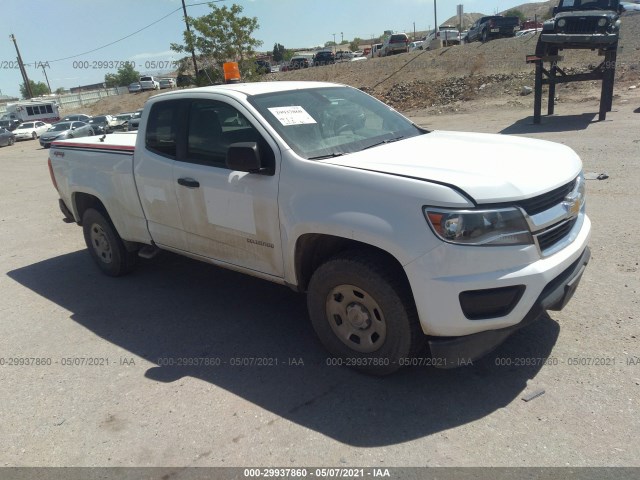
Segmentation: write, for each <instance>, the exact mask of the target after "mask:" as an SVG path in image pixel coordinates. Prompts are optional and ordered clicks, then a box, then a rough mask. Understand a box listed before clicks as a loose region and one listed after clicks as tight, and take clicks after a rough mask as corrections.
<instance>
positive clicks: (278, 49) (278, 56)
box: [273, 43, 287, 62]
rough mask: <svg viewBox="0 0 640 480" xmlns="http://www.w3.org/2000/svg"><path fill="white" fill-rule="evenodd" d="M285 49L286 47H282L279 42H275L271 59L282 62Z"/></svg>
mask: <svg viewBox="0 0 640 480" xmlns="http://www.w3.org/2000/svg"><path fill="white" fill-rule="evenodd" d="M286 51H287V49H286V48H284V45H280V44H279V43H276V44H275V45H274V46H273V61H274V62H282V61H283V60H284V55H285V53H286Z"/></svg>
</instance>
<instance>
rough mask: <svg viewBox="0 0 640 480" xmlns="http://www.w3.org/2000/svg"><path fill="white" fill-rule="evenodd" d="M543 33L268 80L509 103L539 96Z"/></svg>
mask: <svg viewBox="0 0 640 480" xmlns="http://www.w3.org/2000/svg"><path fill="white" fill-rule="evenodd" d="M536 42H537V37H536V36H527V37H519V38H505V39H500V40H493V41H491V42H487V43H484V44H483V43H479V42H476V43H471V44H467V45H458V46H453V47H448V48H443V49H441V50H437V51H418V52H414V53H406V54H402V55H396V56H393V57H385V58H374V59H370V60H363V61H358V62H345V63H338V64H336V65H328V66H323V67H313V68H307V69H304V70H298V71H292V72H279V73H273V74H269V75H266V76H265V77H263V79H264V80H266V81H282V80H318V81H328V82H337V83H343V84H347V85H352V86H354V87H357V88H361V89H362V90H364V91H366V92H368V93H371V94H372V95H374V96H376V97H378V98H380V99H381V100H383V101H386V102H387V103H389V104H391V105H393V106H394V107H396V108H398V109H400V110H404V111H406V110H410V109H414V108H433V109H436V111H437V110H438V109H439V108H441V107H442V106H452V107H451V108H453V110H456V111H457V110H458V109H464V108H466V105H467V103H465V102H469V101H472V100H482V101H489V102H494V103H495V102H496V101H500V102H503V103H505V102H506V103H508V102H514V103H520V104H521V103H523V102H524V103H527V104H529V103H530V102H532V97H533V96H532V95H530V96H528V97H522V96H520V93H521V90H522V88H523V87H524V86H529V87H531V86H533V83H534V79H533V66H532V65H528V64H526V63H525V56H526V55H528V54H531V53H534V51H535V46H536ZM562 55H563V56H564V60H563V61H562V62H561V63H560V67H561V68H563V69H564V70H565V71H566V72H567V73H576V72H588V71H590V70H592V69H593V68H595V66H597V65H598V64H599V63H600V62H601V61H602V57H599V56H598V55H597V52H592V51H589V50H586V51H584V50H569V51H564V52H563V53H562ZM639 57H640V12H628V13H625V14H624V15H623V16H622V40H621V49H620V51H619V55H618V68H617V71H616V92H622V91H624V90H626V89H628V88H629V87H631V86H636V85H638V84H639V83H640V63H639V61H638V58H639ZM150 95H152V93H144V94H128V95H123V96H121V97H108V98H106V99H103V100H101V101H100V102H98V103H96V104H95V105H93V106H92V107H90V108H88V109H86V110H87V113H91V114H98V113H118V112H123V111H131V110H135V109H136V108H140V107H141V106H142V105H143V103H144V101H145V100H146V98H148V97H149V96H150ZM558 95H559V96H560V97H561V98H562V99H565V98H569V97H573V98H575V101H583V100H584V99H593V98H597V97H598V96H599V84H598V83H597V82H582V83H574V84H568V85H562V86H561V87H559V89H558Z"/></svg>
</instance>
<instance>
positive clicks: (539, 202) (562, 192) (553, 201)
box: [516, 180, 576, 215]
mask: <svg viewBox="0 0 640 480" xmlns="http://www.w3.org/2000/svg"><path fill="white" fill-rule="evenodd" d="M575 185H576V181H575V180H573V181H572V182H569V183H567V184H566V185H563V186H561V187H558V188H556V189H555V190H551V191H550V192H547V193H543V194H542V195H538V196H537V197H534V198H529V199H527V200H520V201H518V202H516V205H517V206H519V207H521V208H522V209H524V211H525V212H527V213H528V214H529V215H536V214H537V213H540V212H544V211H545V210H549V209H550V208H551V207H555V206H556V205H557V204H559V203H561V202H562V201H563V200H564V197H566V196H567V195H569V194H570V193H571V192H572V191H573V188H574V187H575Z"/></svg>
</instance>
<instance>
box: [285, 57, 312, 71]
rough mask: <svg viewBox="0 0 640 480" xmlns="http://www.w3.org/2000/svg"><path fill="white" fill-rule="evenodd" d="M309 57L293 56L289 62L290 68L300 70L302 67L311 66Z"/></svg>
mask: <svg viewBox="0 0 640 480" xmlns="http://www.w3.org/2000/svg"><path fill="white" fill-rule="evenodd" d="M309 65H310V64H309V59H308V58H307V57H301V56H297V57H293V58H292V59H291V61H290V62H289V70H300V69H301V68H309Z"/></svg>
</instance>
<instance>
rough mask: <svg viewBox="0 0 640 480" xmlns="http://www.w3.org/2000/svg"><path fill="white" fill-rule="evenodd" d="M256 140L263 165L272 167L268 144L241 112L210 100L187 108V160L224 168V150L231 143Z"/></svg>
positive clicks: (200, 101)
mask: <svg viewBox="0 0 640 480" xmlns="http://www.w3.org/2000/svg"><path fill="white" fill-rule="evenodd" d="M238 142H257V143H258V148H259V152H260V156H261V159H262V163H263V165H264V166H268V167H273V165H274V162H275V157H274V155H273V151H272V150H271V147H269V145H268V144H267V142H266V141H265V140H264V139H263V138H262V136H261V135H260V133H259V132H258V131H257V130H256V129H255V128H254V127H253V125H251V123H250V122H249V121H248V120H247V119H246V117H245V116H244V115H242V113H240V112H239V111H238V110H236V109H235V108H234V107H232V106H231V105H228V104H226V103H223V102H217V101H213V100H195V101H193V102H192V103H191V107H190V109H189V130H188V136H187V158H186V160H187V161H188V162H193V163H201V164H204V165H210V166H213V167H218V168H227V163H226V162H227V150H228V149H229V146H230V145H231V144H233V143H238Z"/></svg>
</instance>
